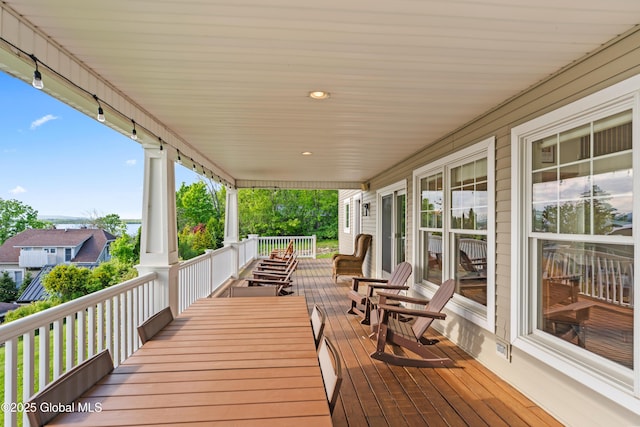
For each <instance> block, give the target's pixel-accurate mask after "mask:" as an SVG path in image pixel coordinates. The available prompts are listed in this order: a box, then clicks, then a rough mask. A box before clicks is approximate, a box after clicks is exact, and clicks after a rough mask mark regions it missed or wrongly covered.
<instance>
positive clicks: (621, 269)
mask: <svg viewBox="0 0 640 427" xmlns="http://www.w3.org/2000/svg"><path fill="white" fill-rule="evenodd" d="M544 255H545V258H546V262H545V266H544V270H543V275H544V277H545V278H553V277H565V278H566V277H570V276H572V277H575V279H576V280H579V281H580V282H579V283H580V293H581V294H584V295H587V296H589V297H592V298H594V299H599V300H602V301H606V302H608V303H610V304H614V305H619V306H622V307H633V293H634V277H633V276H634V274H633V273H634V272H633V258H629V257H624V256H619V255H614V254H609V253H604V252H598V251H582V250H575V249H571V248H561V249H558V250H556V251H549V252H546V253H545V254H544Z"/></svg>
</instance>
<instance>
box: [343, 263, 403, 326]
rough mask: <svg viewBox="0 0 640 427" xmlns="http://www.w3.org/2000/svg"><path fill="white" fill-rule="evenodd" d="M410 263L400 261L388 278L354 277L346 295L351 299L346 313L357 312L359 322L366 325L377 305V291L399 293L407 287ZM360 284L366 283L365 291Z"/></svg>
mask: <svg viewBox="0 0 640 427" xmlns="http://www.w3.org/2000/svg"><path fill="white" fill-rule="evenodd" d="M411 271H412V268H411V264H409V263H408V262H401V263H400V264H398V265H396V268H395V269H394V270H393V273H391V276H390V277H389V278H388V279H376V278H373V277H354V278H353V279H352V280H353V282H352V289H351V290H350V291H349V293H348V294H347V296H348V297H349V299H350V300H351V308H350V309H349V311H348V312H347V313H349V314H358V315H360V316H361V317H362V321H361V323H362V324H363V325H368V324H369V323H370V321H371V311H372V310H374V309H375V307H376V306H377V305H378V300H379V297H378V295H377V291H387V292H389V293H396V294H398V293H400V291H402V290H407V289H409V286H406V285H405V283H406V282H407V279H409V276H411ZM360 284H366V285H367V291H366V292H361V290H360Z"/></svg>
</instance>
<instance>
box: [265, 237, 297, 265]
mask: <svg viewBox="0 0 640 427" xmlns="http://www.w3.org/2000/svg"><path fill="white" fill-rule="evenodd" d="M292 254H293V239H291V240H290V241H289V244H288V245H287V247H286V248H285V249H274V250H272V251H271V253H270V254H269V259H274V260H286V259H288V258H289V257H290V256H291V255H292Z"/></svg>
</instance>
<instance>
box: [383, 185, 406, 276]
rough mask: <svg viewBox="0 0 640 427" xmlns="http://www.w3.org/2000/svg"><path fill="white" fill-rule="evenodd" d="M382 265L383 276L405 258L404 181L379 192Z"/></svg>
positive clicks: (389, 272) (388, 273)
mask: <svg viewBox="0 0 640 427" xmlns="http://www.w3.org/2000/svg"><path fill="white" fill-rule="evenodd" d="M378 194H379V198H378V200H379V201H380V223H379V224H380V225H379V228H378V229H379V233H380V234H379V236H380V246H381V247H380V266H381V273H382V276H383V277H386V276H388V275H390V274H391V272H392V271H393V269H394V267H395V266H396V265H397V264H399V263H401V262H403V261H404V260H405V256H406V254H405V247H406V211H407V196H406V190H405V185H404V182H402V183H401V184H398V185H395V186H393V187H392V188H387V189H386V190H385V189H383V190H381V191H380V192H379V193H378Z"/></svg>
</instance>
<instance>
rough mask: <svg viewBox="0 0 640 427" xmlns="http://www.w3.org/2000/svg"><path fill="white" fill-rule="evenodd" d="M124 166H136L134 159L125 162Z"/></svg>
mask: <svg viewBox="0 0 640 427" xmlns="http://www.w3.org/2000/svg"><path fill="white" fill-rule="evenodd" d="M126 164H127V166H135V165H136V160H135V159H131V160H127V161H126Z"/></svg>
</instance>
